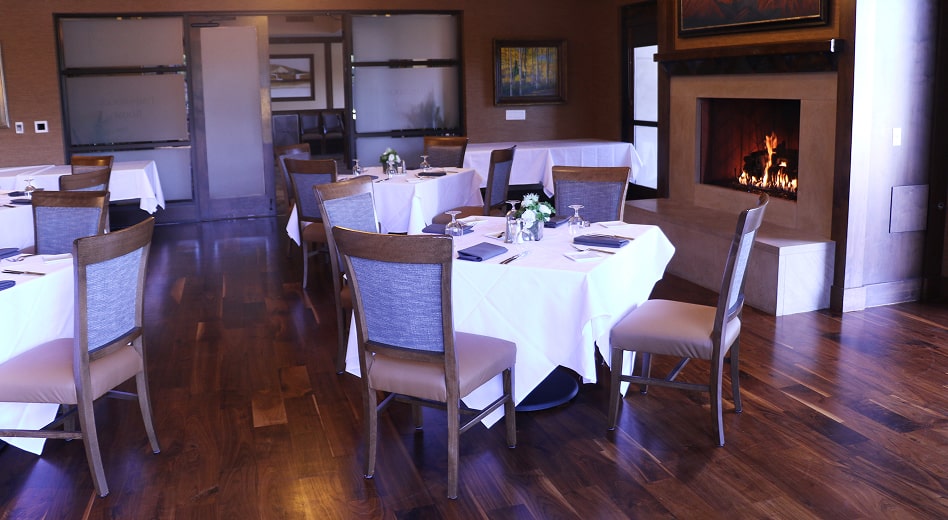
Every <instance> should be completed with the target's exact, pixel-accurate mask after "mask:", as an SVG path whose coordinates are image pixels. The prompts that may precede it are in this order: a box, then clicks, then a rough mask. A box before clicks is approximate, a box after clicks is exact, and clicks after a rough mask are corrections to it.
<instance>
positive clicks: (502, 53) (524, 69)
mask: <svg viewBox="0 0 948 520" xmlns="http://www.w3.org/2000/svg"><path fill="white" fill-rule="evenodd" d="M564 102H566V41H565V40H532V41H531V40H494V104H495V105H535V104H548V103H564Z"/></svg>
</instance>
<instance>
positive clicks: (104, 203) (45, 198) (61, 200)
mask: <svg viewBox="0 0 948 520" xmlns="http://www.w3.org/2000/svg"><path fill="white" fill-rule="evenodd" d="M40 207H61V208H98V209H99V210H100V211H99V221H98V223H97V224H96V230H97V232H96V234H97V235H101V234H103V233H105V230H106V229H107V228H108V227H107V226H108V215H109V213H108V212H109V192H107V191H46V190H43V191H35V192H33V243H34V244H36V248H37V249H36V252H37V253H39V254H43V251H40V250H39V244H40V232H39V229H40V225H39V219H38V217H37V213H36V209H37V208H40Z"/></svg>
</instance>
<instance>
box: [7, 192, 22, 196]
mask: <svg viewBox="0 0 948 520" xmlns="http://www.w3.org/2000/svg"><path fill="white" fill-rule="evenodd" d="M7 197H26V192H25V191H11V192H10V193H7Z"/></svg>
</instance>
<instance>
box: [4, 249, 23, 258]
mask: <svg viewBox="0 0 948 520" xmlns="http://www.w3.org/2000/svg"><path fill="white" fill-rule="evenodd" d="M18 254H20V250H19V249H17V248H15V247H0V258H6V257H8V256H16V255H18Z"/></svg>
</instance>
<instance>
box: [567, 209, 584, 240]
mask: <svg viewBox="0 0 948 520" xmlns="http://www.w3.org/2000/svg"><path fill="white" fill-rule="evenodd" d="M569 207H570V208H573V216H571V217H570V218H569V220H567V221H566V226H567V229H569V236H570V237H572V238H576V237H577V236H579V235H581V234H582V233H583V228H584V227H586V221H584V220H583V217H581V216H580V215H579V210H581V209H583V205H582V204H572V205H570V206H569Z"/></svg>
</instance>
